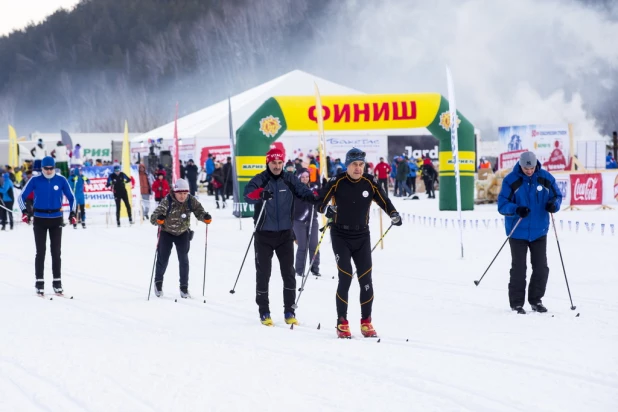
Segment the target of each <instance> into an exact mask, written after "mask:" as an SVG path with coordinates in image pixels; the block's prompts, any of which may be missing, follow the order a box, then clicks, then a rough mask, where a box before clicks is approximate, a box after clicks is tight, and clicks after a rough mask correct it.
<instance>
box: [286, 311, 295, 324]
mask: <svg viewBox="0 0 618 412" xmlns="http://www.w3.org/2000/svg"><path fill="white" fill-rule="evenodd" d="M283 316H285V323H287V324H288V325H298V321H297V320H296V315H295V314H294V312H285V313H284V314H283Z"/></svg>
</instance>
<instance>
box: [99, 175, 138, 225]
mask: <svg viewBox="0 0 618 412" xmlns="http://www.w3.org/2000/svg"><path fill="white" fill-rule="evenodd" d="M126 183H131V179H129V177H128V176H127V175H126V174H124V172H121V171H120V166H118V165H116V166H114V173H112V174H110V175H109V176H108V177H107V184H106V185H105V187H110V186H111V188H112V193H114V201H115V202H116V223H117V224H118V227H120V201H121V200H122V201H124V205H125V207H126V208H127V214H128V215H129V223H130V224H131V225H132V224H133V217H132V216H131V203H129V194H128V193H127V188H126V187H125V184H126Z"/></svg>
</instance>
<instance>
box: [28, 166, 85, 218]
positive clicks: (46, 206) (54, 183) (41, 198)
mask: <svg viewBox="0 0 618 412" xmlns="http://www.w3.org/2000/svg"><path fill="white" fill-rule="evenodd" d="M31 192H34V217H42V218H54V217H62V196H63V195H64V196H66V197H67V199H68V201H69V207H70V210H71V211H72V212H74V211H75V196H73V191H72V190H71V186H70V185H69V182H68V181H67V179H66V178H65V177H64V176H62V175H59V174H56V175H54V177H52V178H51V179H48V178H46V177H45V176H43V175H39V176H35V177H33V178H32V179H30V180H28V183H26V186H25V187H24V189H23V190H22V192H21V196H19V208H20V209H21V211H22V213H25V211H26V198H27V197H28V195H29V194H30V193H31Z"/></svg>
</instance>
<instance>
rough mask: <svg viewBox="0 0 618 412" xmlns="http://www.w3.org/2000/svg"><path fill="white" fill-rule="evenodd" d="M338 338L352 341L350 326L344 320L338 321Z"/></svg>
mask: <svg viewBox="0 0 618 412" xmlns="http://www.w3.org/2000/svg"><path fill="white" fill-rule="evenodd" d="M337 337H338V338H339V339H352V334H351V333H350V324H349V323H348V321H347V320H346V319H344V318H339V320H338V321H337Z"/></svg>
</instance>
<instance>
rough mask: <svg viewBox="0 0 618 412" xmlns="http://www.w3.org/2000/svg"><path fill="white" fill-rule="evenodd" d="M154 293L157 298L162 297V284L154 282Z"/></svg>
mask: <svg viewBox="0 0 618 412" xmlns="http://www.w3.org/2000/svg"><path fill="white" fill-rule="evenodd" d="M154 293H155V296H156V297H158V298H160V297H162V296H163V282H155V287H154Z"/></svg>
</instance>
